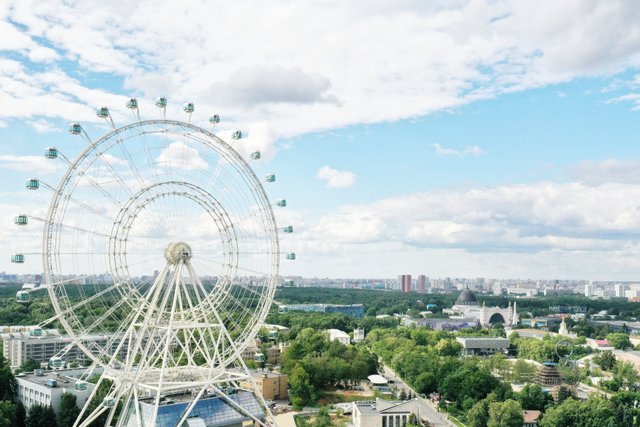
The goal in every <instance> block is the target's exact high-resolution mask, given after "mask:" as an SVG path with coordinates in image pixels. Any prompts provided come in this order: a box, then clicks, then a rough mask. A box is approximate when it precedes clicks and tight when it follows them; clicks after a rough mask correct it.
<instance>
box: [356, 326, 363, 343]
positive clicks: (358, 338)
mask: <svg viewBox="0 0 640 427" xmlns="http://www.w3.org/2000/svg"><path fill="white" fill-rule="evenodd" d="M360 341H364V328H356V329H354V330H353V342H360Z"/></svg>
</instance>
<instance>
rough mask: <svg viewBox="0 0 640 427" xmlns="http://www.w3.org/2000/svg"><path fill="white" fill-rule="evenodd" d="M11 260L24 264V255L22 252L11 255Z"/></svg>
mask: <svg viewBox="0 0 640 427" xmlns="http://www.w3.org/2000/svg"><path fill="white" fill-rule="evenodd" d="M11 262H13V263H14V264H24V255H22V254H13V255H11Z"/></svg>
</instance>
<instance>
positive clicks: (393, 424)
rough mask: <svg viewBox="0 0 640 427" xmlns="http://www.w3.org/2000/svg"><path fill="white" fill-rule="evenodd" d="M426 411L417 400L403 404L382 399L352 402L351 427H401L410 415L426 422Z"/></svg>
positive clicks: (425, 407) (421, 402)
mask: <svg viewBox="0 0 640 427" xmlns="http://www.w3.org/2000/svg"><path fill="white" fill-rule="evenodd" d="M428 410H429V409H428V408H427V406H426V403H424V402H423V401H422V400H420V399H418V398H416V399H412V400H408V401H405V402H402V401H397V400H382V399H376V400H375V401H366V402H353V413H352V414H351V422H352V424H353V427H402V426H405V425H406V424H407V423H408V422H409V417H410V416H411V414H413V415H415V416H416V418H418V419H419V420H420V421H421V422H422V423H424V422H426V421H427V419H426V418H425V415H426V414H427V413H428V412H427V411H428Z"/></svg>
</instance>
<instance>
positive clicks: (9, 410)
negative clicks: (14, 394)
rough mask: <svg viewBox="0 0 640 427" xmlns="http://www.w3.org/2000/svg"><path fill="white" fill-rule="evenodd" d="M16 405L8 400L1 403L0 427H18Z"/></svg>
mask: <svg viewBox="0 0 640 427" xmlns="http://www.w3.org/2000/svg"><path fill="white" fill-rule="evenodd" d="M16 409H17V408H16V405H15V404H13V403H12V402H8V401H6V400H3V401H0V427H13V426H15V425H16V421H17V417H16Z"/></svg>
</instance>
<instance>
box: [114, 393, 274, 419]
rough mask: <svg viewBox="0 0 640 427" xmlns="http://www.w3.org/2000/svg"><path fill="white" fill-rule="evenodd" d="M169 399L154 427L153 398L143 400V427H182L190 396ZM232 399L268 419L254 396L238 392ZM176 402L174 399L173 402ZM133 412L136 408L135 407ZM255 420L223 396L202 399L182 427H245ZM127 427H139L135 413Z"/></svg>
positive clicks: (131, 415)
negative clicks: (180, 422)
mask: <svg viewBox="0 0 640 427" xmlns="http://www.w3.org/2000/svg"><path fill="white" fill-rule="evenodd" d="M186 396H187V395H182V396H178V398H175V399H174V397H173V396H169V397H166V398H165V401H164V402H161V403H160V406H159V407H158V416H157V418H156V422H155V424H154V425H152V424H151V419H152V417H153V409H154V404H153V403H154V402H153V399H148V400H144V399H141V400H140V412H141V414H142V424H141V427H178V421H180V418H181V417H182V415H183V414H184V411H185V410H186V409H187V407H188V406H189V404H190V403H191V400H190V395H188V396H189V398H186ZM229 398H230V399H231V400H233V401H234V402H236V403H237V404H238V405H239V406H241V407H242V408H244V409H245V410H246V411H248V412H249V413H250V414H252V415H253V416H254V417H256V418H258V419H260V420H264V419H265V412H264V409H262V406H260V403H259V401H258V399H257V398H256V397H255V396H254V395H253V393H251V392H248V391H242V390H240V391H237V392H236V393H233V394H231V395H229ZM172 399H173V400H172ZM132 409H133V408H132ZM251 420H252V419H251V418H250V417H249V416H247V415H246V414H244V413H242V412H240V411H238V410H237V409H236V408H234V407H233V405H232V404H231V403H229V402H227V401H225V399H223V398H220V397H209V398H203V399H200V400H199V401H198V402H197V403H196V404H195V406H194V407H193V410H192V411H191V413H190V414H189V417H188V418H187V420H186V422H185V423H183V424H182V425H181V426H179V427H236V426H238V427H239V426H242V425H243V423H244V422H246V421H251ZM125 425H126V426H127V427H137V424H136V417H135V415H134V414H133V411H131V412H130V413H129V415H128V419H127V422H126V424H125Z"/></svg>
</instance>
